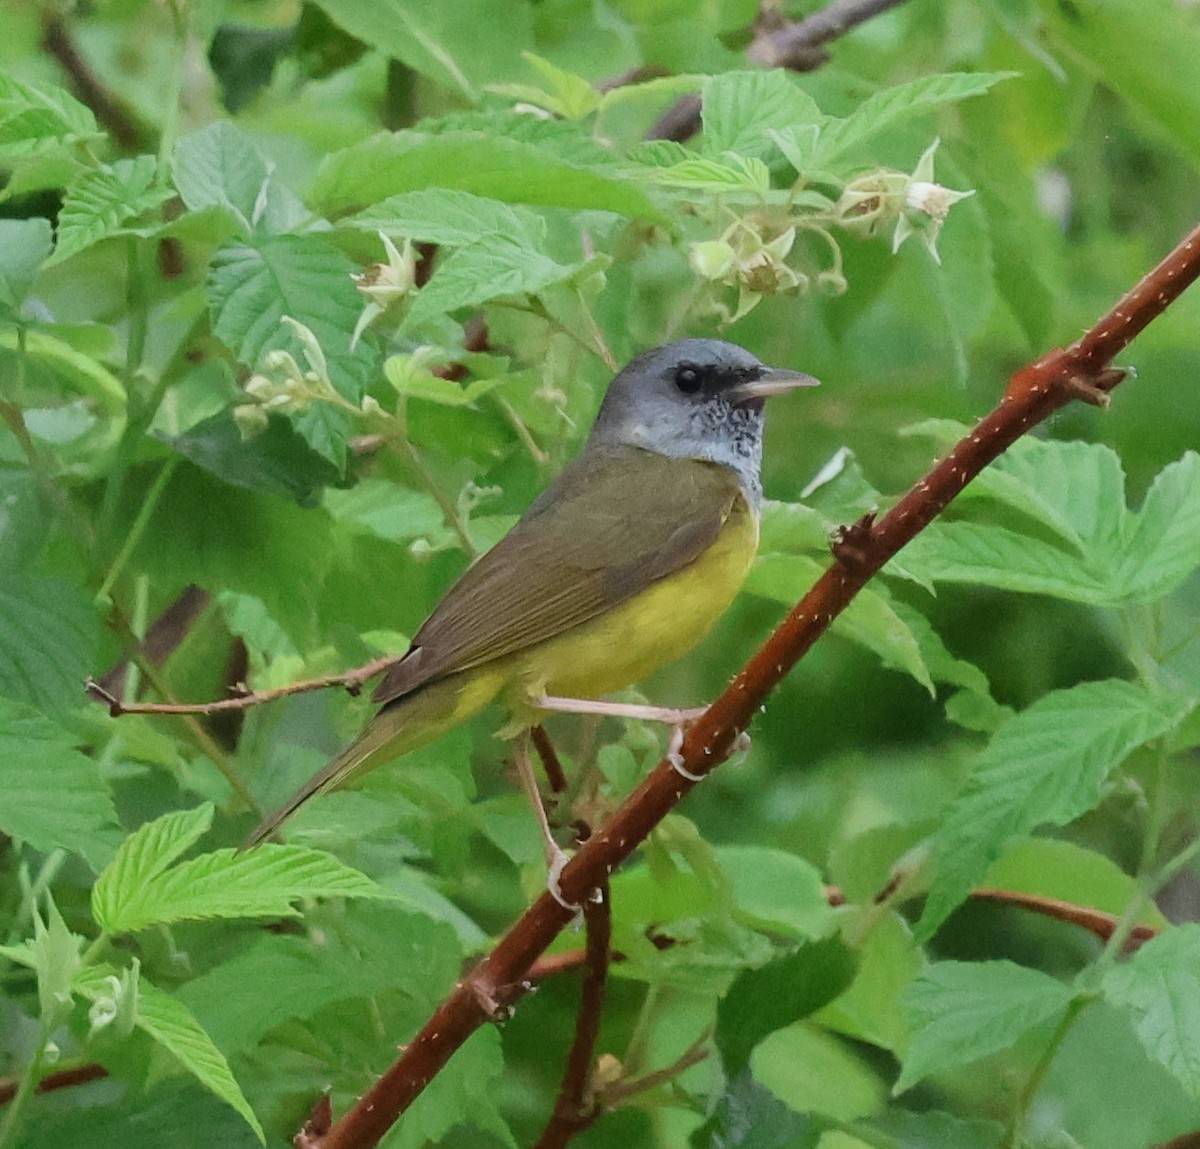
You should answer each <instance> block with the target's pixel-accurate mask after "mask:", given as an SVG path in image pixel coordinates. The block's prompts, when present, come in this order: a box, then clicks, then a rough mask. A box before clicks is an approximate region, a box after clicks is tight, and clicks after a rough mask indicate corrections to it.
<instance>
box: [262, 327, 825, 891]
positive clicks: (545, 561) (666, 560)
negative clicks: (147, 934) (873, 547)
mask: <svg viewBox="0 0 1200 1149" xmlns="http://www.w3.org/2000/svg"><path fill="white" fill-rule="evenodd" d="M817 383H818V380H816V379H814V378H813V377H812V376H811V375H809V374H806V373H805V372H802V371H792V370H786V369H782V368H775V367H768V366H767V365H766V364H764V363H762V362H761V361H760V360H759V359H758V358H757V357H756V356H755V355H753V354H752V353H751V352H749V351H747V350H746V349H745V348H743V347H740V346H738V345H736V344H734V343H728V342H725V341H724V340H719V339H682V340H678V341H676V342H672V343H668V344H665V345H664V346H661V347H657V348H654V349H652V350H649V351H646V352H643V353H642V354H640V355H638V356H637V357H636V358H634V359H633V360H631V361H630V362H629V364H628V365H627V366H626V367H625V368H624V369H623V370H621V371H620V372H619V373H618V374H617V375H616V376H615V377H614V378H613V380H612V382H611V383H610V384H609V386H608V389H607V391H606V393H605V396H604V399H603V401H602V403H601V405H600V409H599V412H598V414H597V416H596V420H595V423H594V425H593V427H592V430H591V433H590V435H589V436H588V439H587V440H586V442H585V444H584V446H583V448H582V450H581V451H580V453H579V455H578V456H577V457H576V458H575V459H574V460H573V461H572V462H570V463H569V464H568V465H567V466H566V467H565V468H564V469H563V470H562V471H561V472H560V473H559V475H558V476H557V478H555V479H554V480H553V481H552V482H551V483H550V485H549V486H548V487H547V488H546V490H545V491H544V492H543V493H542V494H541V495H540V497H538V498H537V499H536V500H535V501H534V502H533V504H532V505H531V506H530V507H529V509H528V510H527V511H526V512H525V514H524V515H523V516H521V518H520V519H519V520H518V521H517V523H516V524H515V525H514V526H513V527H512V529H511V530H510V531H509V532H508V534H507V535H505V536H504V537H503V538H502V539H501V540H500V541H499V542H498V543H497V544H496V545H495V546H494V547H492V549H491V550H489V551H487V552H485V553H484V554H483V555H482V556H481V557H480V558H479V559H477V560H476V562H475V563H474V564H473V565H472V566H470V567H468V568H467V570H466V571H465V573H464V574H463V575H462V576H461V577H460V578H459V579H458V581H457V582H455V583H454V584H453V585H452V586H451V587H450V589H449V590H448V591H446V593H445V594H444V595H443V597H442V598H441V600H440V601H439V602H438V603H437V605H436V606H435V607H434V608H433V611H432V612H431V613H430V615H429V617H428V618H427V619H426V620H425V621H424V623H422V625H421V626H420V628H419V629H418V630H417V632H416V634H415V635H414V636H413V639H412V643H411V645H410V647H409V649H408V651H407V653H406V654H404V655H403V656H402V657H401V658H400V659H399V660H398V661H396V662H395V663H394V664H393V665H392V666H391V667H390V669H388V670H387V672H386V674H385V676H384V677H383V679H382V681H381V682H380V683H379V685H378V687H377V688H376V690H375V692H374V694H373V696H372V698H373V701H375V702H376V703H379V704H380V709H379V711H378V712H377V713H376V715H375V716H374V718H372V719H371V721H370V722H369V723H368V724H367V726H366V727H365V729H364V730H363V732H362V733H361V734H360V735H359V736H358V737H357V738H356V739H355V740H354V741H353V742H351V743H350V745H349V746H347V747H346V749H345V750H343V751H342V752H341V753H340V754H339V755H337V756H336V757H335V758H334V759H333V760H332V761H331V762H329V763H328V765H326V766H325V767H324V768H323V769H322V770H320V771H319V772H318V773H317V774H315V775H314V776H313V777H312V778H310V779H309V780H308V781H307V782H305V783H304V785H303V786H301V787H300V789H299V790H297V791H296V793H295V794H293V795H292V797H290V798H289V799H288V800H287V801H286V802H285V803H284V804H283V805H282V806H281V807H279V809H277V810H275V811H274V812H273V813H271V814H270V815H268V816H267V817H266V818H265V819H264V820H263V821H262V823H261V824H260V825H259V826H258V827H257V828H256V829H255V830H254V832H253V833H252V834H251V836H250V838H249V839H248V841H247V843H246V845H247V846H253V845H255V844H257V843H259V842H261V841H263V840H264V839H266V838H268V837H270V836H272V835H273V834H274V833H275V832H276V831H277V830H278V829H279V827H280V826H281V825H282V824H283V822H284V821H285V819H287V818H288V817H289V816H290V815H291V814H292V813H294V812H295V811H296V810H297V809H298V808H299V807H300V806H301V805H302V804H303V803H304V802H306V801H308V799H310V798H312V797H313V796H314V795H317V794H321V793H325V792H327V791H329V790H333V789H335V788H339V787H341V786H343V785H345V784H346V783H347V782H349V781H350V780H352V779H353V778H356V777H359V776H361V775H362V774H364V773H366V772H367V771H368V770H372V769H374V768H375V767H376V766H379V765H381V764H383V763H384V762H386V761H389V760H391V759H393V758H397V757H400V756H401V755H403V754H405V753H407V752H408V751H410V750H414V749H416V748H417V747H418V746H421V745H424V744H425V743H427V742H429V741H431V740H432V739H434V738H436V737H437V736H438V735H439V734H441V733H443V732H444V731H446V730H448V729H450V728H451V727H452V726H456V725H457V724H459V723H460V722H463V721H465V720H466V719H467V718H469V717H471V716H472V715H473V714H475V713H476V712H477V711H479V710H481V709H482V708H483V707H484V706H486V705H487V704H489V703H490V702H492V701H494V700H496V699H500V700H501V701H503V702H504V703H505V704H506V705H507V707H508V710H509V712H510V714H511V719H510V721H509V723H508V724H507V725H506V726H505V728H504V729H503V730H502V731H501V734H502V735H504V736H508V737H512V738H514V739H515V740H516V745H517V752H516V754H515V758H516V762H517V767H518V773H519V775H520V777H521V781H522V784H523V786H524V788H525V789H526V791H527V793H528V794H529V796H530V799H531V801H532V802H533V803H534V806H535V809H536V810H537V811H538V813H539V821H540V823H541V827H542V833H543V835H544V837H545V839H546V848H547V855H548V860H549V862H550V871H551V887H550V888H551V891H552V892H553V891H554V885H553V883H554V880H555V875H556V871H557V870H558V869H561V867H562V865H563V864H564V863H565V861H566V855H565V854H564V853H563V852H562V851H561V850H560V849H559V848H558V846H557V845H556V844H555V842H554V839H553V837H552V836H551V835H550V830H549V826H548V824H547V821H546V818H545V813H544V810H542V807H541V803H540V799H539V798H538V791H537V783H536V779H535V778H534V775H533V768H532V765H531V762H530V758H529V753H528V742H527V734H528V731H529V730H530V729H532V727H534V726H536V725H538V724H539V723H540V722H541V721H542V719H543V718H544V717H545V716H546V714H547V713H549V712H554V711H566V712H572V713H596V714H613V715H619V716H623V717H635V718H651V719H658V720H662V721H666V722H668V723H670V724H672V725H673V726H675V727H676V728H677V730H679V731H681V730H682V724H683V722H684V721H686V720H687V719H688V718H689V717H691V716H693V715H694V713H696V712H692V711H680V710H674V709H670V708H659V707H648V706H630V705H626V704H623V703H615V702H608V701H604V699H603V696H604V695H606V694H609V693H611V692H613V691H616V690H620V689H623V688H624V687H627V686H629V685H631V684H633V683H636V682H639V681H641V680H642V679H643V678H645V677H646V676H648V675H649V674H651V673H652V672H653V671H655V670H657V669H658V668H659V667H661V666H665V665H666V664H668V663H670V662H673V661H674V660H675V659H677V658H679V657H680V656H682V655H683V654H685V653H687V652H688V651H689V650H691V649H692V648H693V647H694V646H695V645H696V644H697V643H698V642H699V641H700V640H701V639H702V638H703V637H704V636H705V634H707V632H708V631H709V630H710V628H711V627H712V626H713V624H714V623H715V622H716V621H717V619H718V618H719V617H720V616H721V615H722V614H723V613H724V611H725V609H726V608H727V607H728V606H729V604H730V603H731V602H732V601H733V598H734V596H735V595H736V594H737V592H738V590H739V589H740V588H741V586H742V583H743V581H744V580H745V578H746V575H747V573H748V572H749V569H750V565H751V563H752V561H753V559H754V555H755V552H756V550H757V547H758V522H759V513H760V509H761V506H762V481H761V462H762V447H763V413H764V405H765V402H766V400H767V399H768V398H770V397H771V396H774V395H779V394H782V393H785V392H788V391H792V390H794V389H796V388H799V387H812V386H816V385H817ZM677 768H679V769H680V770H682V766H681V765H679V766H677ZM560 900H561V898H560ZM564 904H566V903H564Z"/></svg>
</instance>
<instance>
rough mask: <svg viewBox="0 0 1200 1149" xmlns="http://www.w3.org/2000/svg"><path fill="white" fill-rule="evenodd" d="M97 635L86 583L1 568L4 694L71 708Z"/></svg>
mask: <svg viewBox="0 0 1200 1149" xmlns="http://www.w3.org/2000/svg"><path fill="white" fill-rule="evenodd" d="M98 639H99V620H98V619H97V617H96V607H95V606H94V605H93V604H92V602H91V601H90V599H89V598H88V596H87V594H86V593H85V592H84V590H83V588H82V587H79V586H76V585H72V584H70V583H68V582H66V581H64V580H61V579H56V578H41V577H39V576H38V575H32V574H24V573H19V572H11V573H8V574H0V695H3V696H5V697H7V698H10V699H15V700H19V701H21V702H28V703H29V704H30V705H31V706H36V707H37V708H38V709H39V710H45V711H47V712H56V711H61V710H65V709H73V708H74V707H76V706H77V705H78V704H79V703H80V702H81V701H82V700H83V680H84V678H85V676H86V675H87V674H88V672H89V671H90V670H92V669H93V667H92V659H93V654H94V651H95V649H96V644H97V641H98Z"/></svg>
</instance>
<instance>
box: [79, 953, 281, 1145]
mask: <svg viewBox="0 0 1200 1149" xmlns="http://www.w3.org/2000/svg"><path fill="white" fill-rule="evenodd" d="M117 976H118V971H117V970H116V969H114V968H113V967H112V966H109V965H94V966H89V967H87V968H86V969H84V970H83V971H81V973H80V974H79V975H78V976H77V977H76V979H75V989H76V990H77V991H78V992H79V993H81V994H83V995H84V996H85V997H87V998H90V999H91V1000H93V1001H95V1000H96V999H97V998H98V997H100V996H102V995H104V994H108V993H109V992H111V990H110V983H109V980H108V979H109V978H111V977H117ZM134 1024H135V1025H136V1026H137V1027H138V1028H139V1029H141V1030H144V1031H145V1032H146V1033H148V1034H149V1035H150V1036H151V1037H152V1038H153V1039H154V1040H155V1041H157V1042H158V1043H159V1044H160V1045H161V1046H163V1047H164V1048H165V1049H167V1050H168V1051H170V1052H171V1053H172V1054H174V1056H175V1057H176V1058H177V1059H178V1060H179V1063H180V1064H181V1065H182V1066H183V1067H184V1068H185V1069H186V1070H187V1071H188V1072H189V1073H191V1074H192V1075H193V1076H194V1077H196V1078H197V1079H198V1080H199V1081H200V1083H201V1084H202V1085H204V1086H206V1087H207V1088H208V1089H210V1090H212V1092H213V1093H215V1094H216V1095H217V1096H218V1097H219V1098H221V1100H222V1101H224V1102H226V1103H227V1104H229V1105H231V1106H232V1107H233V1108H234V1109H236V1110H237V1112H238V1113H240V1114H241V1115H242V1117H243V1118H245V1120H246V1124H248V1125H249V1126H250V1128H251V1129H253V1130H254V1132H255V1134H256V1135H257V1136H258V1139H259V1140H260V1141H261V1142H263V1143H264V1144H265V1143H266V1136H265V1135H264V1133H263V1129H262V1125H261V1124H259V1120H258V1118H257V1117H256V1116H255V1114H254V1110H253V1109H251V1108H250V1102H248V1101H247V1100H246V1097H245V1094H243V1093H242V1090H241V1087H240V1086H239V1085H238V1083H237V1081H236V1080H235V1079H234V1076H233V1073H232V1071H231V1070H230V1068H229V1062H228V1061H226V1060H225V1055H224V1054H223V1053H222V1052H221V1051H220V1050H219V1049H218V1048H217V1047H216V1046H215V1045H214V1044H213V1041H212V1038H211V1037H209V1036H208V1034H207V1033H205V1032H204V1030H203V1029H202V1028H201V1027H200V1023H199V1022H198V1021H197V1020H196V1019H195V1018H194V1017H193V1016H192V1014H191V1012H190V1011H189V1010H188V1008H187V1006H185V1005H183V1004H182V1003H181V1002H180V1001H178V1000H176V999H175V998H173V997H171V996H170V995H169V994H167V993H164V992H163V991H162V990H160V989H158V988H156V987H155V986H153V985H151V984H150V983H149V982H148V981H146V979H145V978H142V979H140V980H139V982H138V1002H137V1016H136V1018H135V1020H134Z"/></svg>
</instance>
